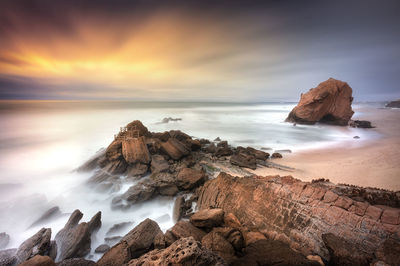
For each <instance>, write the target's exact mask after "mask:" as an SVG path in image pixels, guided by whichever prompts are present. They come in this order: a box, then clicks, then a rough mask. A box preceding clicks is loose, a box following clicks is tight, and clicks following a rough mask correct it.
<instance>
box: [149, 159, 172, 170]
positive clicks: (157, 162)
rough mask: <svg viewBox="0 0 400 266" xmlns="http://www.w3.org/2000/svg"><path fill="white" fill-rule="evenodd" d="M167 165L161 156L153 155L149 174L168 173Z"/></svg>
mask: <svg viewBox="0 0 400 266" xmlns="http://www.w3.org/2000/svg"><path fill="white" fill-rule="evenodd" d="M168 170H169V164H168V162H167V160H165V159H164V157H163V156H161V155H153V156H152V159H151V172H152V173H160V172H168Z"/></svg>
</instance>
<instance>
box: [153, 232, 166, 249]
mask: <svg viewBox="0 0 400 266" xmlns="http://www.w3.org/2000/svg"><path fill="white" fill-rule="evenodd" d="M153 245H154V248H155V249H163V248H165V247H166V243H165V236H164V234H163V233H162V232H158V234H157V235H156V236H155V237H154V242H153Z"/></svg>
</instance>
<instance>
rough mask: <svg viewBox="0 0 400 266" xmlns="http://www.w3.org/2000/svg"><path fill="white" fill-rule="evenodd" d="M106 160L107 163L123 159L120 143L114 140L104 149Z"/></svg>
mask: <svg viewBox="0 0 400 266" xmlns="http://www.w3.org/2000/svg"><path fill="white" fill-rule="evenodd" d="M105 154H106V158H107V160H109V161H116V160H119V159H121V158H123V155H122V141H121V140H114V141H113V142H111V144H110V145H109V146H108V147H107V149H106V153H105Z"/></svg>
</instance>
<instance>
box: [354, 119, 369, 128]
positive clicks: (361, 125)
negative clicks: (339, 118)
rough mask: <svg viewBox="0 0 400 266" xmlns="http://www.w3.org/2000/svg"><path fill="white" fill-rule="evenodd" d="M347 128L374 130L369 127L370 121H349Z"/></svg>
mask: <svg viewBox="0 0 400 266" xmlns="http://www.w3.org/2000/svg"><path fill="white" fill-rule="evenodd" d="M349 126H351V127H355V128H374V127H373V126H372V125H371V122H370V121H365V120H351V121H350V122H349Z"/></svg>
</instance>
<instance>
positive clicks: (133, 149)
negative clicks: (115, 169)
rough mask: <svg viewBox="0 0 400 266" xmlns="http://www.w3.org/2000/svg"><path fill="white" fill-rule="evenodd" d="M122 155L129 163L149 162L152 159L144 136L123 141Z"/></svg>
mask: <svg viewBox="0 0 400 266" xmlns="http://www.w3.org/2000/svg"><path fill="white" fill-rule="evenodd" d="M122 155H123V156H124V159H125V161H126V162H128V163H129V164H134V163H143V164H149V163H150V161H151V157H150V153H149V150H148V149H147V146H146V144H145V139H144V137H139V138H129V139H126V140H123V141H122Z"/></svg>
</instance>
